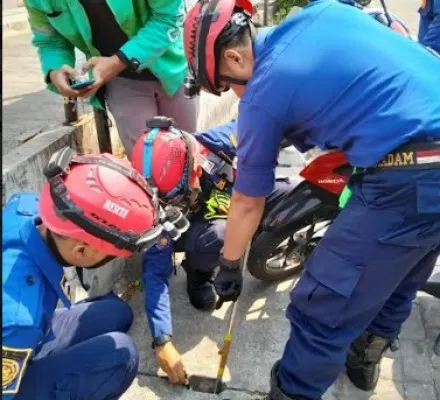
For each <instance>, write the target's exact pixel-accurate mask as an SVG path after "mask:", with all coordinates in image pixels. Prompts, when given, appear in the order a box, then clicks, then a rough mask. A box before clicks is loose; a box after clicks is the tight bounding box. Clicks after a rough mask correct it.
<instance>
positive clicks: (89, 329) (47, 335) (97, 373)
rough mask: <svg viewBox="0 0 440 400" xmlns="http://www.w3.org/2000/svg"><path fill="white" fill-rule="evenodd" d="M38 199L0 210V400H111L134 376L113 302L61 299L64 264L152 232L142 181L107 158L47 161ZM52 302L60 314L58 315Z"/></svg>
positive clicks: (119, 253) (131, 246)
mask: <svg viewBox="0 0 440 400" xmlns="http://www.w3.org/2000/svg"><path fill="white" fill-rule="evenodd" d="M45 175H46V177H47V179H48V181H47V183H46V184H45V185H44V187H43V190H42V192H41V195H40V196H39V195H37V194H36V193H29V192H27V193H17V194H15V195H13V196H12V197H11V198H10V199H9V201H8V202H7V204H6V206H5V207H4V208H3V226H2V228H3V229H2V231H3V266H2V272H3V273H2V275H3V281H2V284H3V286H2V289H3V301H2V307H3V310H2V311H3V314H2V315H3V325H2V326H3V335H2V339H3V342H2V398H3V399H12V398H14V399H29V400H31V399H32V400H47V399H78V400H80V399H81V400H86V399H93V400H99V399H102V400H104V399H117V398H119V397H120V396H121V395H122V394H123V393H124V392H125V391H126V390H127V388H128V387H129V386H130V384H131V382H132V381H133V379H134V377H135V376H136V372H137V369H138V350H137V349H136V346H135V344H134V343H133V341H132V339H131V338H130V337H129V336H128V335H127V334H126V332H127V331H128V329H129V328H130V325H131V324H132V321H133V314H132V311H131V309H130V307H129V305H128V304H126V303H124V302H123V301H122V300H120V299H119V298H118V297H117V296H115V295H112V296H110V295H109V296H105V297H102V298H100V299H96V300H90V301H86V302H81V303H77V304H75V305H72V306H71V304H70V302H69V293H68V291H67V290H68V289H67V287H66V280H65V278H64V276H63V266H70V265H75V266H77V267H83V268H97V267H99V266H101V265H103V264H105V263H107V262H108V261H110V260H111V259H113V258H115V257H125V256H129V255H131V254H132V253H133V252H135V251H140V250H145V249H146V248H148V247H149V246H151V245H152V244H153V243H155V241H156V240H157V238H158V234H160V225H159V224H158V220H159V219H158V216H159V210H158V207H157V201H155V199H154V197H152V194H153V193H152V191H151V189H150V188H149V187H148V184H147V182H146V181H145V180H144V179H143V178H142V177H141V176H140V175H139V174H138V173H137V172H136V171H135V170H133V169H132V168H131V167H130V166H129V165H125V164H124V163H122V162H121V161H120V160H118V159H116V158H114V157H112V156H111V155H99V156H90V155H87V156H79V155H77V154H76V153H75V152H74V151H73V150H71V149H70V148H64V149H62V150H60V151H58V152H57V153H55V154H54V155H53V157H52V158H51V160H50V162H49V166H48V168H47V169H46V170H45ZM58 300H61V302H62V303H63V306H64V307H63V308H58V309H56V310H55V308H56V306H57V302H58Z"/></svg>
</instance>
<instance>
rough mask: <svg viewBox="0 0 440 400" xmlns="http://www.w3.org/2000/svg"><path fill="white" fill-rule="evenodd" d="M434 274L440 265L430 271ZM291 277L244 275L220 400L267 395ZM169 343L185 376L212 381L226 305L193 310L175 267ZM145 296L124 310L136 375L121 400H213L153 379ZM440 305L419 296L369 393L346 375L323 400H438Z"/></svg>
mask: <svg viewBox="0 0 440 400" xmlns="http://www.w3.org/2000/svg"><path fill="white" fill-rule="evenodd" d="M436 268H437V271H438V272H440V262H439V264H438V266H437V267H436ZM295 281H296V280H295V279H291V280H287V281H285V282H281V283H273V284H269V283H266V282H261V281H257V280H256V279H254V278H253V277H251V276H250V275H249V274H248V275H247V276H246V279H245V286H244V291H243V294H242V296H241V297H240V303H239V312H238V315H237V325H236V330H235V333H234V335H233V344H232V349H231V353H230V358H229V363H228V368H227V370H226V373H225V382H226V384H227V387H228V389H229V390H228V391H227V392H225V393H223V394H222V395H221V396H220V399H230V400H236V399H243V400H245V399H246V400H247V399H249V400H250V399H258V398H260V396H261V395H262V394H263V393H265V392H267V390H268V389H269V386H268V384H269V371H270V368H271V366H272V364H273V363H274V362H275V361H276V360H277V359H278V358H279V357H280V356H281V354H282V351H283V348H284V345H285V342H286V339H287V337H288V334H289V324H288V321H287V319H286V318H285V316H284V314H285V310H286V307H287V305H288V302H289V292H290V290H291V289H292V287H293V286H294V284H295ZM170 291H171V299H172V311H173V318H174V323H173V325H174V343H175V345H176V348H177V349H178V350H179V351H180V352H181V354H182V356H183V360H184V363H185V365H186V368H187V370H188V373H189V374H196V375H199V374H201V375H205V376H209V377H215V376H216V370H217V366H218V361H219V356H218V354H217V352H218V350H219V348H220V346H221V344H222V339H223V334H224V330H225V329H226V324H227V321H226V319H227V318H228V316H229V312H230V305H229V306H228V305H225V306H223V307H222V308H221V309H220V310H218V311H215V312H213V313H212V314H210V313H203V312H199V311H197V310H195V309H193V308H192V306H191V305H190V304H189V301H188V297H187V295H186V285H185V273H184V271H183V270H182V269H181V268H179V269H178V272H177V275H176V276H175V277H173V279H172V281H171V287H170ZM143 296H144V293H143V292H140V291H138V292H136V293H135V295H134V296H133V298H132V300H131V301H130V304H131V306H132V308H133V310H134V312H135V316H136V318H135V323H134V325H133V327H132V328H131V331H130V333H131V335H132V337H133V338H134V339H135V341H136V343H137V345H138V347H139V350H140V368H139V374H138V377H137V378H136V380H135V382H134V383H133V385H132V387H131V388H130V389H129V391H128V392H127V393H126V394H125V395H124V396H123V397H122V399H123V400H134V399H148V400H150V399H151V400H153V399H188V400H189V399H200V400H202V399H215V398H218V397H216V396H214V395H207V394H198V393H195V392H189V391H188V390H187V389H185V388H177V387H173V386H171V385H169V384H168V383H167V382H166V381H165V380H164V379H162V378H159V377H158V375H157V374H158V372H159V373H160V374H161V372H160V371H158V367H157V365H156V363H155V361H154V357H153V352H152V350H151V337H150V334H149V329H148V327H147V322H146V318H145V314H144V311H143ZM439 315H440V301H439V300H437V299H434V298H432V297H431V296H428V295H424V294H421V293H420V294H419V296H418V297H417V300H416V301H415V302H414V308H413V312H412V314H411V317H410V319H409V320H408V321H407V322H406V324H405V326H404V328H403V331H402V334H401V340H400V350H399V351H397V352H395V353H389V354H388V355H387V357H386V358H385V359H384V360H383V364H382V373H381V378H380V381H379V385H378V387H377V389H376V391H375V392H374V393H364V392H361V391H359V390H357V389H356V388H355V387H353V385H352V384H351V383H350V382H349V381H348V379H347V377H346V375H345V374H344V373H342V374H341V376H340V377H339V378H338V380H337V382H336V383H335V384H334V385H333V386H332V387H331V388H330V389H329V390H328V392H327V393H326V395H325V397H324V400H367V399H369V400H436V399H440V397H439V394H440V357H438V356H435V355H434V353H433V351H432V349H433V345H434V339H435V337H436V335H437V334H439V333H440V318H439Z"/></svg>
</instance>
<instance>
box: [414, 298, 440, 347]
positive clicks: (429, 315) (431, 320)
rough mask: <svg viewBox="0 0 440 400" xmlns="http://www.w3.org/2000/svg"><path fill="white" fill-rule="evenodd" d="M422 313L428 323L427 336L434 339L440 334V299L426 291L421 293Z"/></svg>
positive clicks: (425, 322) (419, 299)
mask: <svg viewBox="0 0 440 400" xmlns="http://www.w3.org/2000/svg"><path fill="white" fill-rule="evenodd" d="M418 301H419V303H420V306H421V309H420V310H421V315H422V318H423V321H424V324H425V325H426V330H427V337H428V338H429V339H434V338H436V337H437V336H438V335H439V334H440V318H439V316H440V300H439V299H436V298H435V297H432V296H430V295H428V294H425V293H419V296H418Z"/></svg>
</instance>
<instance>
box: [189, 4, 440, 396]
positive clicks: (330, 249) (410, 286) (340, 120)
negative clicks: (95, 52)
mask: <svg viewBox="0 0 440 400" xmlns="http://www.w3.org/2000/svg"><path fill="white" fill-rule="evenodd" d="M251 16H252V5H251V4H250V3H249V2H248V1H247V0H219V1H216V0H212V1H208V2H199V3H197V4H196V5H195V6H194V8H193V9H192V10H191V11H190V12H189V13H188V16H187V18H186V21H185V51H186V55H187V59H188V63H189V67H190V70H191V72H192V74H193V75H194V79H195V81H196V82H197V83H198V84H199V85H200V86H202V87H203V89H205V90H207V91H209V92H211V93H215V94H218V95H219V94H221V92H223V91H225V90H227V89H229V88H232V89H233V90H234V92H235V93H236V94H237V95H238V96H239V97H240V98H241V99H240V104H239V116H238V122H237V135H238V149H237V159H238V163H237V179H236V181H235V184H234V192H233V194H232V197H231V206H230V209H229V214H228V221H227V226H226V234H225V243H224V250H223V253H222V255H221V257H220V258H219V272H218V274H217V276H216V277H215V280H214V286H215V288H216V291H217V294H218V295H219V297H220V299H223V300H224V301H235V300H236V299H237V297H238V296H239V295H240V292H241V290H242V276H241V274H240V271H239V268H238V265H239V259H240V257H241V256H242V254H243V253H244V250H245V248H246V245H247V243H248V242H249V240H250V239H251V237H252V235H253V234H254V232H255V230H256V229H257V226H258V224H259V221H260V218H261V215H262V213H263V207H264V203H265V197H266V196H267V195H268V194H269V193H270V192H271V191H272V189H273V187H274V166H275V160H276V157H277V153H278V147H279V144H280V142H281V140H282V139H283V138H285V139H288V140H289V141H290V142H291V143H292V144H293V145H295V147H296V148H297V149H299V150H300V151H306V150H308V149H310V148H311V147H313V146H318V147H320V148H322V149H339V150H341V151H342V152H343V153H344V154H345V155H346V157H347V158H348V160H349V162H350V164H351V165H353V166H354V167H356V171H357V172H356V174H355V175H354V176H353V177H352V179H351V180H350V184H349V186H350V189H351V191H352V197H351V199H350V200H349V201H348V204H346V206H345V208H344V209H343V210H342V211H341V213H340V214H339V216H338V217H337V218H336V220H335V221H334V223H333V224H332V225H331V227H330V228H329V229H328V231H327V233H326V235H325V236H324V238H323V239H322V240H321V241H320V243H319V244H318V246H317V247H316V248H315V250H314V252H313V254H312V255H311V257H310V258H309V259H308V261H307V263H306V266H305V272H304V274H303V276H302V277H301V278H300V280H299V282H298V283H297V285H296V287H295V288H294V289H293V291H292V294H291V303H290V304H289V306H288V309H287V318H288V319H289V321H290V324H291V331H290V337H289V338H288V341H287V343H286V346H285V350H284V354H283V356H282V358H281V360H280V361H279V362H277V363H276V364H275V365H274V367H273V369H272V373H271V391H270V394H269V399H272V400H280V399H281V400H287V399H295V400H304V399H320V398H321V396H322V394H323V393H324V392H325V391H326V390H327V388H328V387H329V386H330V385H331V384H332V383H333V382H334V380H335V379H336V377H337V376H338V374H339V372H340V371H341V370H342V369H343V366H344V363H345V364H346V367H347V374H348V376H349V378H350V380H351V381H352V382H353V384H354V385H356V386H357V387H358V388H360V389H362V390H372V389H374V387H375V386H376V384H377V380H378V377H379V369H380V361H381V358H382V356H383V354H384V352H385V351H386V349H388V348H389V346H390V344H391V342H392V340H393V339H395V338H396V337H397V335H398V334H399V332H400V329H401V326H402V324H403V322H404V321H405V320H406V319H407V318H408V316H409V314H410V311H411V306H412V300H413V299H414V297H415V295H416V292H417V289H418V288H419V287H420V286H421V285H422V284H423V283H424V282H425V281H426V280H427V278H428V277H429V276H430V274H431V272H432V270H433V267H434V264H435V262H436V259H437V257H438V256H439V252H440V90H439V88H440V73H439V71H440V60H439V59H438V58H437V57H435V56H434V55H433V54H432V53H431V52H429V51H426V49H425V48H424V47H422V46H420V45H419V44H418V43H415V42H413V41H411V40H408V39H407V38H404V37H403V36H401V35H399V34H397V33H396V32H393V31H392V30H391V29H389V28H387V27H386V26H384V25H382V24H379V23H377V21H375V20H374V19H373V18H371V17H370V16H368V15H367V14H366V13H364V12H362V11H360V10H359V9H357V8H356V7H353V6H350V5H347V4H342V3H340V2H338V1H335V0H315V1H311V2H310V3H309V4H308V5H307V6H306V7H304V9H303V10H302V11H300V12H298V13H296V14H294V15H293V16H291V17H289V18H287V19H286V20H285V21H283V22H282V23H281V24H280V25H278V26H276V27H273V28H268V29H267V30H265V31H263V32H261V33H258V34H256V33H255V30H254V27H253V25H252V22H251ZM347 32H350V34H347Z"/></svg>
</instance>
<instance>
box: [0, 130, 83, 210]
mask: <svg viewBox="0 0 440 400" xmlns="http://www.w3.org/2000/svg"><path fill="white" fill-rule="evenodd" d="M77 130H78V127H75V126H60V127H57V128H55V129H53V130H50V131H47V132H42V133H40V134H38V135H37V136H36V137H34V138H32V139H30V140H29V141H27V142H26V143H24V144H22V145H21V146H19V147H17V148H15V149H13V150H11V151H10V152H9V153H8V154H7V155H5V157H4V158H3V170H2V174H3V185H2V204H5V202H6V200H7V199H8V198H9V196H11V195H12V194H13V193H14V192H17V191H23V190H25V191H35V192H38V191H39V190H40V189H41V188H42V186H43V183H44V176H43V170H44V168H45V167H46V166H47V163H48V161H49V158H50V156H51V155H52V154H53V153H54V152H55V151H57V150H58V149H60V148H62V147H64V146H70V147H72V148H76V140H75V137H76V133H77Z"/></svg>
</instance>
